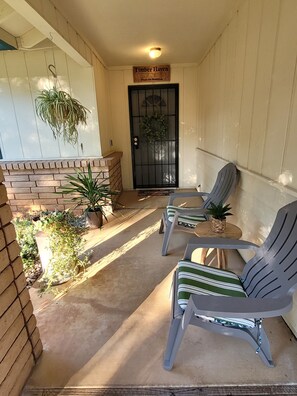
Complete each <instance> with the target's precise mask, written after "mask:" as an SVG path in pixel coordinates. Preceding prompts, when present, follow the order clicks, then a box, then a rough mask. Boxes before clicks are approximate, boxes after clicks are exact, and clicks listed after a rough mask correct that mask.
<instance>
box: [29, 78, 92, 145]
mask: <svg viewBox="0 0 297 396" xmlns="http://www.w3.org/2000/svg"><path fill="white" fill-rule="evenodd" d="M35 109H36V114H37V116H38V117H39V118H40V119H41V120H42V121H44V122H45V123H46V124H48V125H49V127H50V128H51V130H52V132H53V135H54V137H55V139H56V138H57V137H59V136H62V137H63V138H64V141H66V142H68V143H71V144H75V143H76V142H77V138H78V131H77V127H78V125H79V124H84V125H86V124H87V112H88V111H89V110H88V109H87V108H86V107H84V106H83V105H82V104H81V103H80V102H79V101H78V100H77V99H74V98H72V96H71V95H69V93H67V92H65V91H62V90H59V89H57V87H56V86H54V87H53V88H50V89H44V90H43V91H41V92H40V93H39V95H38V96H37V97H36V99H35Z"/></svg>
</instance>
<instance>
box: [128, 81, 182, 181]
mask: <svg viewBox="0 0 297 396" xmlns="http://www.w3.org/2000/svg"><path fill="white" fill-rule="evenodd" d="M129 107H130V129H131V145H132V163H133V184H134V188H170V187H178V85H177V84H166V85H145V86H131V87H129Z"/></svg>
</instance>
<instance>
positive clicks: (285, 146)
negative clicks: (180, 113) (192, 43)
mask: <svg viewBox="0 0 297 396" xmlns="http://www.w3.org/2000/svg"><path fill="white" fill-rule="evenodd" d="M296 19H297V2H296V1H295V0H249V1H246V2H245V3H243V6H242V8H241V9H240V10H239V12H238V14H237V15H236V16H235V17H234V18H233V20H232V21H231V23H230V24H229V25H228V27H227V28H226V30H225V31H224V33H223V35H222V36H221V37H220V39H219V40H218V41H217V42H216V44H215V45H214V47H213V48H212V49H211V51H210V52H209V53H208V55H207V56H206V57H205V59H204V61H203V62H202V64H201V65H200V68H199V90H200V98H201V100H200V106H199V114H198V119H199V124H198V134H199V143H198V144H199V147H200V148H203V149H205V150H207V151H209V152H211V153H213V154H216V155H217V156H219V157H222V158H225V159H230V160H236V161H237V163H238V164H239V165H240V166H242V167H244V168H247V169H249V170H251V171H253V172H255V173H257V174H260V175H263V176H266V177H268V178H270V179H273V180H278V178H279V177H280V175H283V174H284V172H285V173H286V175H289V176H290V177H289V179H290V182H289V185H290V186H291V187H292V188H293V189H295V190H297V166H296V165H297V161H296V159H295V158H296V154H295V150H294V147H296V143H297V134H296V126H297V124H296V123H297V102H296V99H297V98H296V78H297V76H296V55H297V24H296Z"/></svg>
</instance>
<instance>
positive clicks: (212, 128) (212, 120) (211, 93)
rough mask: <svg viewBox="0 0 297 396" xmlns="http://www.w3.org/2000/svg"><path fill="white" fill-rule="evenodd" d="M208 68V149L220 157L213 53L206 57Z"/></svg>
mask: <svg viewBox="0 0 297 396" xmlns="http://www.w3.org/2000/svg"><path fill="white" fill-rule="evenodd" d="M208 62H209V64H208V67H209V75H208V78H209V90H208V92H207V94H208V106H207V114H208V119H209V130H208V135H209V143H210V147H212V149H213V150H214V151H215V153H216V154H217V155H220V147H219V146H218V144H217V140H216V131H217V115H216V113H215V102H216V98H215V90H216V89H215V77H214V76H215V51H211V52H210V53H209V55H208Z"/></svg>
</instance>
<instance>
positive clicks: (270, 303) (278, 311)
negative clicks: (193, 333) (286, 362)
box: [164, 201, 297, 370]
mask: <svg viewBox="0 0 297 396" xmlns="http://www.w3.org/2000/svg"><path fill="white" fill-rule="evenodd" d="M296 235H297V201H295V202H293V203H291V204H289V205H286V206H284V207H283V208H281V209H280V210H279V211H278V213H277V217H276V220H275V222H274V225H273V227H272V229H271V231H270V233H269V235H268V237H267V239H266V240H265V242H264V243H263V245H261V246H260V247H258V246H257V245H255V244H253V243H250V242H247V241H241V240H231V239H230V240H228V239H221V238H197V237H194V238H191V240H190V243H189V244H188V246H187V248H186V251H185V258H184V260H181V261H180V262H179V265H178V269H177V271H176V272H175V275H174V281H173V289H174V290H173V301H172V321H171V326H170V330H169V336H168V342H167V348H166V352H165V358H164V368H165V369H167V370H170V369H171V368H172V366H173V363H174V360H175V356H176V353H177V351H178V348H179V346H180V343H181V341H182V337H183V335H184V333H185V331H186V329H187V326H188V325H189V324H192V325H195V326H199V327H202V328H204V329H207V330H209V331H213V332H216V333H220V334H225V335H230V336H235V337H238V338H241V339H243V340H246V341H248V342H249V343H250V345H251V346H252V347H253V348H254V349H255V351H256V353H258V354H259V356H260V358H261V359H262V361H263V362H264V363H265V364H266V365H267V366H268V367H273V366H274V364H273V361H272V357H271V352H270V344H269V340H268V338H267V335H266V333H265V330H264V328H263V327H262V319H263V318H270V317H275V316H280V315H282V314H284V313H286V312H289V311H290V310H291V307H292V294H293V292H294V291H295V290H296V289H297V237H296ZM211 247H219V248H223V249H249V248H251V249H253V250H254V251H255V256H254V257H253V258H252V259H251V260H249V261H248V262H247V264H246V265H245V266H244V270H243V272H242V275H241V276H240V277H237V275H235V274H233V273H232V272H230V271H225V270H220V269H217V268H214V267H208V266H203V265H201V264H196V263H192V262H191V261H190V259H191V254H192V252H193V251H194V250H195V249H197V248H211ZM188 271H189V272H188ZM207 271H209V272H207ZM196 276H199V285H198V287H197V284H195V282H196V281H197V278H196ZM226 276H227V277H231V279H232V282H231V281H230V280H228V281H227V280H226ZM221 277H223V278H224V280H223V281H222V279H223V278H221ZM213 279H215V282H218V284H219V285H217V286H218V287H222V289H220V290H219V289H216V286H215V287H214V286H213V285H211V286H209V284H208V282H209V283H210V284H211V283H212V281H213ZM234 279H235V280H234ZM221 281H222V282H221ZM204 282H205V284H204ZM228 282H231V286H230V283H228ZM203 284H204V286H203ZM205 285H206V286H205ZM222 285H223V286H222ZM189 287H190V288H191V291H190V292H189ZM228 287H230V290H228ZM224 288H225V289H224ZM237 288H238V289H237ZM240 288H242V290H241V291H240ZM235 289H236V290H235ZM242 292H243V293H244V294H245V297H244V296H242ZM249 318H252V319H249Z"/></svg>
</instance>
